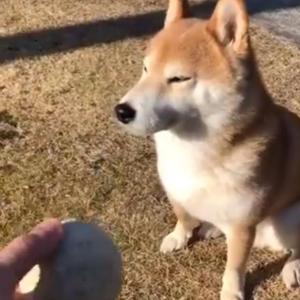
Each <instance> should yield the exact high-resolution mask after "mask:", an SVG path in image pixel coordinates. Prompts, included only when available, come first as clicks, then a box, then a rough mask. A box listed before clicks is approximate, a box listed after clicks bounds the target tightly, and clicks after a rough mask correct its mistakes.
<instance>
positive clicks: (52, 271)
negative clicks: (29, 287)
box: [34, 221, 122, 300]
mask: <svg viewBox="0 0 300 300" xmlns="http://www.w3.org/2000/svg"><path fill="white" fill-rule="evenodd" d="M63 227H64V238H63V241H62V242H61V244H60V246H59V249H58V251H57V253H56V255H55V256H54V257H53V259H51V260H50V261H49V262H47V263H45V264H42V265H41V266H40V269H41V271H40V280H39V283H38V285H37V288H36V289H35V291H34V293H35V295H36V296H37V298H38V299H42V300H115V299H116V298H117V297H118V294H119V292H120V290H121V282H122V262H121V256H120V253H119V251H118V250H117V248H116V247H115V246H114V244H113V242H112V240H111V239H110V238H109V237H108V235H107V234H106V233H105V232H104V231H103V230H101V229H100V228H99V227H98V226H96V225H93V224H86V223H82V222H78V221H69V222H66V223H64V224H63Z"/></svg>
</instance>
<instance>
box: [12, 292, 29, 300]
mask: <svg viewBox="0 0 300 300" xmlns="http://www.w3.org/2000/svg"><path fill="white" fill-rule="evenodd" d="M13 300H34V299H33V296H32V294H20V293H18V292H17V293H16V294H15V296H14V298H13Z"/></svg>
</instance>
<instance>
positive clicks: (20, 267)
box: [0, 219, 63, 300]
mask: <svg viewBox="0 0 300 300" xmlns="http://www.w3.org/2000/svg"><path fill="white" fill-rule="evenodd" d="M62 235H63V229H62V225H61V223H60V222H59V221H58V220H55V219H51V220H48V221H45V222H43V223H41V224H39V225H37V226H36V227H35V228H34V229H33V230H32V231H31V232H29V233H28V234H25V235H24V236H21V237H18V238H16V239H15V240H13V241H12V242H11V243H9V244H8V245H7V246H6V247H5V248H4V249H2V250H1V251H0V299H1V300H29V299H30V300H31V299H32V298H31V295H21V294H19V293H17V291H16V289H17V286H18V283H19V281H20V280H21V279H22V277H23V276H24V275H25V274H26V273H27V272H28V271H30V269H31V268H32V267H33V266H35V265H36V264H38V263H40V262H42V261H44V260H45V259H47V257H49V256H50V255H51V254H52V253H53V252H54V251H55V249H56V247H57V246H58V243H59V241H60V240H61V238H62ZM35 300H36V299H35Z"/></svg>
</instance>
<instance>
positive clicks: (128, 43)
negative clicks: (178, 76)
mask: <svg viewBox="0 0 300 300" xmlns="http://www.w3.org/2000/svg"><path fill="white" fill-rule="evenodd" d="M164 4H165V1H163V0H119V1H111V0H85V1H80V0H52V1H49V0H39V1H37V0H2V1H1V2H0V20H1V22H0V235H1V241H0V243H1V245H3V244H5V243H6V242H7V241H9V240H10V239H11V238H13V237H14V236H16V235H18V234H20V233H22V232H23V231H24V230H27V229H28V228H30V227H31V226H32V225H34V224H36V223H37V222H39V221H41V220H42V219H44V218H45V217H49V216H55V217H59V218H66V217H78V218H81V219H84V220H96V221H97V222H101V223H103V224H104V226H105V228H106V229H107V230H108V231H109V232H111V234H112V236H113V238H114V240H115V242H116V244H117V245H118V246H119V247H120V249H121V250H122V255H123V259H124V268H125V270H124V285H123V291H122V294H121V297H120V298H121V299H126V300H129V299H139V300H141V299H151V300H152V299H153V300H156V299H157V300H163V299H180V300H184V299H200V300H201V299H205V300H210V299H211V300H214V299H218V291H219V289H220V285H221V276H222V272H223V268H224V263H225V258H226V248H225V244H224V241H223V240H222V239H220V240H215V241H204V242H199V243H196V244H195V245H194V246H193V247H192V248H191V249H186V250H183V251H180V252H178V253H175V254H172V255H162V254H160V253H159V252H158V249H159V244H160V241H161V239H162V238H163V236H164V235H165V234H166V233H168V232H169V231H170V230H171V229H172V226H173V225H174V222H175V219H174V217H173V215H172V213H171V210H170V208H169V205H168V203H167V201H166V197H165V195H164V193H163V192H162V190H161V188H160V185H159V182H158V180H157V175H156V170H155V155H154V152H153V145H152V142H151V141H150V140H143V139H136V138H133V137H130V136H128V135H126V134H124V133H123V132H121V131H120V129H119V128H118V126H117V125H116V124H115V122H114V120H113V117H112V108H113V105H114V104H115V103H116V102H117V101H118V99H119V98H120V97H121V95H123V93H124V92H125V91H126V90H127V89H128V88H129V87H130V86H131V85H132V84H133V83H134V81H135V80H136V79H137V78H138V76H139V73H140V69H141V58H142V52H143V44H144V40H145V39H146V35H145V34H149V33H151V32H152V31H153V30H154V29H156V28H157V26H158V25H159V24H160V22H161V19H160V17H161V13H158V12H157V11H161V9H163V7H164ZM136 15H139V16H138V17H136ZM128 16H131V17H128ZM112 18H115V19H112ZM251 32H252V36H253V42H254V45H255V48H256V50H257V51H256V52H257V56H258V60H259V64H260V66H261V69H262V73H263V76H264V78H265V80H266V84H267V86H268V87H269V89H270V91H271V94H272V95H274V97H275V98H276V99H277V101H278V102H280V103H282V104H284V105H286V106H288V107H289V108H291V109H292V110H294V111H296V112H298V113H300V104H299V98H300V87H299V86H300V85H299V83H300V52H299V50H298V49H297V48H296V47H295V46H291V45H290V46H289V45H287V44H283V43H281V42H280V41H279V40H277V39H276V38H273V37H272V36H270V35H269V34H268V33H266V32H264V31H262V30H261V29H259V28H256V27H255V26H252V29H251ZM283 261H284V260H283V258H282V256H281V255H275V254H271V253H269V252H267V251H257V250H255V251H254V252H253V254H252V256H251V260H250V271H249V276H248V284H247V289H248V291H249V295H251V294H253V295H254V296H255V297H256V299H264V300H271V299H277V300H283V299H288V300H292V299H295V300H296V299H299V298H300V296H299V293H300V292H299V291H294V292H289V291H287V290H286V289H285V287H284V285H283V284H282V282H281V280H280V276H279V272H280V268H281V267H282V264H283Z"/></svg>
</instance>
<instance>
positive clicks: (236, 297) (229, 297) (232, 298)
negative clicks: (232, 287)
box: [220, 290, 245, 300]
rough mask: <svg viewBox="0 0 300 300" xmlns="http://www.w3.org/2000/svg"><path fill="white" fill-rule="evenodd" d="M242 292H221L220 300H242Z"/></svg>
mask: <svg viewBox="0 0 300 300" xmlns="http://www.w3.org/2000/svg"><path fill="white" fill-rule="evenodd" d="M244 299H245V297H244V292H242V291H237V292H233V291H227V290H222V292H221V297H220V300H244Z"/></svg>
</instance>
